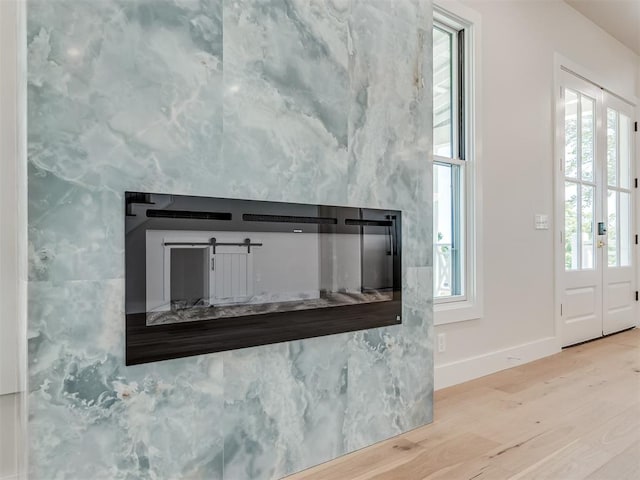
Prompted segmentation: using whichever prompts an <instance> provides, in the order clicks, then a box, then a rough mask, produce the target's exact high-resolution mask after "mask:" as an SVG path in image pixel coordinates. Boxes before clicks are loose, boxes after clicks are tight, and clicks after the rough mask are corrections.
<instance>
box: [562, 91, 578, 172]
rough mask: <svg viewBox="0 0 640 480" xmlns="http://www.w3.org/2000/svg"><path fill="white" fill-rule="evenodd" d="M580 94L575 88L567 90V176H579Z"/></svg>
mask: <svg viewBox="0 0 640 480" xmlns="http://www.w3.org/2000/svg"><path fill="white" fill-rule="evenodd" d="M577 119H578V94H577V93H576V92H574V91H573V90H568V89H567V90H566V91H565V105H564V138H565V144H564V174H565V176H566V177H571V178H576V177H577V176H578V122H577Z"/></svg>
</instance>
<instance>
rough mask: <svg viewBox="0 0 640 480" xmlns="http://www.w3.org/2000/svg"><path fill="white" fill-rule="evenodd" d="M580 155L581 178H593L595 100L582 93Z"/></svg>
mask: <svg viewBox="0 0 640 480" xmlns="http://www.w3.org/2000/svg"><path fill="white" fill-rule="evenodd" d="M580 98H581V103H580V105H581V122H582V125H581V129H580V130H581V132H580V134H581V138H580V140H581V157H582V169H581V172H582V179H583V180H585V181H588V182H590V181H592V180H593V151H594V148H593V145H594V137H593V111H594V107H595V102H594V101H593V100H592V99H590V98H589V97H585V96H584V95H582V96H581V97H580Z"/></svg>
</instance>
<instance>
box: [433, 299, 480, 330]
mask: <svg viewBox="0 0 640 480" xmlns="http://www.w3.org/2000/svg"><path fill="white" fill-rule="evenodd" d="M433 311H434V325H435V326H438V325H446V324H448V323H457V322H466V321H469V320H478V319H480V318H482V314H483V312H482V305H481V304H480V303H479V302H478V301H477V300H476V301H471V300H465V301H461V302H448V303H444V302H443V303H436V304H435V305H434V308H433Z"/></svg>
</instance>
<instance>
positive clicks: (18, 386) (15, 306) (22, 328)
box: [0, 1, 27, 395]
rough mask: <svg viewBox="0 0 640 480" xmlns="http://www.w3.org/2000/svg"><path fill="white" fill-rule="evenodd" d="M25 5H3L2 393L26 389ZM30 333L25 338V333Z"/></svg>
mask: <svg viewBox="0 0 640 480" xmlns="http://www.w3.org/2000/svg"><path fill="white" fill-rule="evenodd" d="M24 7H25V6H24V2H19V1H0V170H1V171H2V175H0V224H1V225H2V228H1V229H0V331H1V332H2V334H1V335H0V395H3V394H9V393H15V392H19V391H21V390H23V389H24V376H25V375H24V374H25V372H24V369H23V368H20V367H21V366H23V365H24V364H25V363H24V361H23V360H24V353H25V346H24V342H25V341H26V312H27V307H26V305H27V293H26V292H27V284H26V279H27V247H26V245H27V220H26V219H27V182H26V178H27V175H26V118H25V117H26V85H25V84H26V65H25V62H26V47H25V45H24V43H26V40H25V39H24V38H23V35H22V31H23V27H24V25H23V22H24V18H22V17H23V15H24ZM23 333H24V335H23Z"/></svg>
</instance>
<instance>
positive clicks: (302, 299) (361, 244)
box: [146, 222, 394, 325]
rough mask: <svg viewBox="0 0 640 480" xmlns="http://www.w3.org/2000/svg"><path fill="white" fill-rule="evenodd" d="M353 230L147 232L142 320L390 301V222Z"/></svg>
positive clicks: (151, 322)
mask: <svg viewBox="0 0 640 480" xmlns="http://www.w3.org/2000/svg"><path fill="white" fill-rule="evenodd" d="M389 223H390V222H389ZM353 228H355V230H356V232H359V233H356V234H349V233H343V234H335V233H329V234H324V233H304V232H303V231H300V230H302V229H296V231H294V232H290V233H285V232H250V231H243V232H234V231H226V232H220V231H217V232H214V231H191V232H189V231H171V230H148V231H147V232H146V238H147V246H146V247H147V248H146V254H147V312H148V313H147V325H158V324H166V323H176V322H188V321H193V320H205V319H216V318H229V317H240V316H247V315H258V314H263V313H274V312H282V311H292V310H308V309H316V308H325V307H335V306H341V305H353V304H361V303H372V302H381V301H389V300H393V266H394V263H393V262H394V255H393V248H394V246H393V236H392V228H391V226H390V225H384V226H380V225H374V226H369V225H365V226H359V227H353ZM162 258H165V267H164V269H163V272H164V275H163V276H164V277H165V278H164V280H163V279H162V278H160V277H158V276H157V275H155V274H154V271H155V269H156V268H157V265H158V264H159V263H162ZM167 258H168V259H169V261H168V262H167V261H166V259H167Z"/></svg>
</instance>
